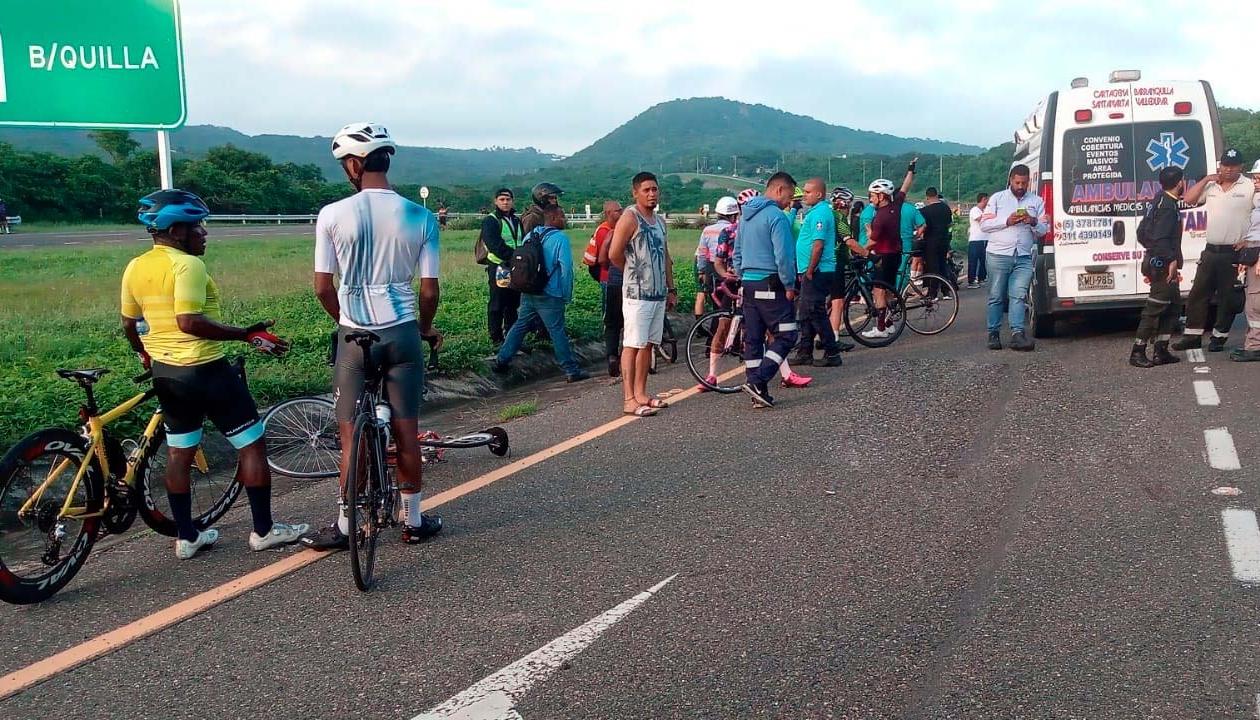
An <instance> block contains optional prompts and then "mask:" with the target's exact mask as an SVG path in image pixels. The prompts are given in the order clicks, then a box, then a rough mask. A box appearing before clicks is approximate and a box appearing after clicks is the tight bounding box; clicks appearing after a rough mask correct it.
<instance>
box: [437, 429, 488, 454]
mask: <svg viewBox="0 0 1260 720" xmlns="http://www.w3.org/2000/svg"><path fill="white" fill-rule="evenodd" d="M495 439H496V438H495V435H494V434H493V433H491V432H490V431H489V430H482V431H481V432H475V433H468V434H466V435H453V436H447V437H439V438H429V439H426V438H421V439H420V446H421V447H431V448H452V449H457V450H458V449H465V448H475V447H482V446H484V445H489V444H491V443H493V442H494V441H495Z"/></svg>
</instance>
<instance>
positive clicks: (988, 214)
mask: <svg viewBox="0 0 1260 720" xmlns="http://www.w3.org/2000/svg"><path fill="white" fill-rule="evenodd" d="M1031 175H1032V172H1031V171H1030V170H1029V169H1028V166H1027V165H1024V164H1022V163H1021V164H1019V165H1016V166H1014V167H1012V168H1011V172H1010V174H1009V175H1008V178H1007V179H1008V183H1009V184H1008V185H1007V188H1006V189H1005V190H1002V191H1001V192H997V193H994V194H993V197H991V198H989V205H988V207H987V209H986V210H985V213H984V215H983V216H981V218H980V229H981V230H983V231H984V232H985V233H987V234H988V239H989V248H988V252H987V253H986V255H985V267H986V268H987V269H988V271H989V277H990V279H992V281H993V283H992V285H990V286H989V316H988V326H989V344H988V347H989V349H990V350H1001V349H1002V335H1001V330H1002V314H1003V312H1004V311H1005V308H1006V307H1008V301H1009V319H1008V322H1009V323H1010V326H1011V349H1012V350H1019V351H1024V352H1027V351H1029V350H1032V349H1033V341H1032V340H1029V339H1028V338H1027V336H1025V334H1024V306H1025V303H1026V302H1027V300H1028V286H1029V285H1031V284H1032V277H1033V262H1034V258H1035V257H1036V243H1037V240H1038V239H1039V238H1043V237H1045V236H1046V232H1048V231H1049V229H1050V226H1049V224H1048V219H1047V218H1046V211H1045V203H1044V202H1043V201H1042V199H1041V198H1040V197H1038V196H1037V194H1036V193H1030V192H1028V190H1029V189H1030V187H1031V186H1032V179H1031Z"/></svg>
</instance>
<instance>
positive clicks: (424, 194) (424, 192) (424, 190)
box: [420, 185, 429, 208]
mask: <svg viewBox="0 0 1260 720" xmlns="http://www.w3.org/2000/svg"><path fill="white" fill-rule="evenodd" d="M420 202H421V203H423V204H424V206H425V207H426V208H427V207H429V186H428V185H421V186H420Z"/></svg>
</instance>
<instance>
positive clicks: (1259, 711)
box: [1256, 693, 1260, 720]
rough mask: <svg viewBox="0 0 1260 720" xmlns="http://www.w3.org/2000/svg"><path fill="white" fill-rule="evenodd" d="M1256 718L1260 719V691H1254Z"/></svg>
mask: <svg viewBox="0 0 1260 720" xmlns="http://www.w3.org/2000/svg"><path fill="white" fill-rule="evenodd" d="M1256 719H1257V720H1260V693H1256Z"/></svg>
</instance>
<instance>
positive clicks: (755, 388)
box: [735, 172, 797, 408]
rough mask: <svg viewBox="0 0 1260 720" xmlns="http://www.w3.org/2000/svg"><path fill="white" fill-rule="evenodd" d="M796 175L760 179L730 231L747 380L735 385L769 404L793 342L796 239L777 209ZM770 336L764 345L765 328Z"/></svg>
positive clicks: (757, 401) (788, 200)
mask: <svg viewBox="0 0 1260 720" xmlns="http://www.w3.org/2000/svg"><path fill="white" fill-rule="evenodd" d="M795 189H796V180H795V179H793V177H792V176H791V175H789V174H787V173H785V172H777V173H775V174H774V175H771V176H770V179H769V180H767V181H766V192H765V195H762V196H759V197H754V198H752V199H750V200H749V201H748V202H746V203H744V207H743V209H742V210H741V213H740V224H739V231H738V232H737V233H736V234H735V273H736V274H737V275H739V276H740V279H741V280H742V281H743V295H744V368H745V370H746V371H747V374H748V382H746V383H744V385H743V387H741V388H740V389H741V390H743V391H744V392H745V393H747V394H748V395H749V397H751V398H752V401H753V405H755V406H757V407H763V408H772V407H774V398H772V397H770V390H769V387H768V386H769V383H770V381H771V380H772V379H774V376H775V374H776V373H778V372H779V366H780V365H782V364H783V361H784V360H786V359H787V354H788V352H790V351H791V349H792V348H793V347H795V346H796V336H797V325H796V320H795V318H794V317H793V316H792V315H793V314H792V303H793V301H795V300H796V248H795V245H796V240H795V238H793V237H792V226H791V223H789V222H788V219H787V216H786V215H784V214H783V210H785V209H786V208H787V206H788V205H790V204H792V191H793V190H795ZM767 333H770V334H771V335H773V336H774V341H773V342H772V343H771V344H770V347H769V348H767V347H766V334H767Z"/></svg>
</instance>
